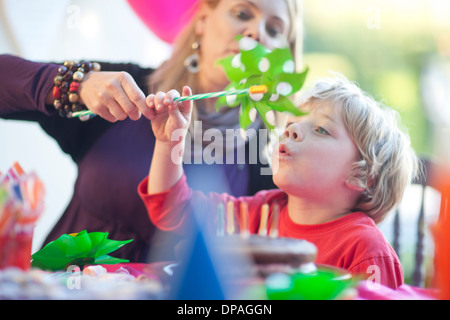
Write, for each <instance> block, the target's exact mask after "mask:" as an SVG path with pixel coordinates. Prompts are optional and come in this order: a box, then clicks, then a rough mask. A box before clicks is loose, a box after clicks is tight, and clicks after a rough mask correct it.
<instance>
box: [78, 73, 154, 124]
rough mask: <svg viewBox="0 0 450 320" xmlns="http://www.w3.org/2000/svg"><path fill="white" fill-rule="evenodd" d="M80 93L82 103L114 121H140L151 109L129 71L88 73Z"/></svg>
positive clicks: (81, 84)
mask: <svg viewBox="0 0 450 320" xmlns="http://www.w3.org/2000/svg"><path fill="white" fill-rule="evenodd" d="M78 92H79V94H80V99H81V103H82V104H84V105H86V107H87V108H88V109H89V110H91V111H92V112H93V113H95V114H96V115H98V116H100V117H102V118H104V119H105V120H107V121H110V122H116V121H118V120H125V119H126V118H127V117H130V119H132V120H138V119H139V118H140V117H141V113H143V112H144V111H145V110H146V109H147V105H146V103H145V95H144V93H143V92H142V90H141V89H140V88H139V87H138V86H137V84H136V82H135V81H134V79H133V78H132V77H131V75H130V74H128V73H127V72H107V71H100V72H95V71H91V72H89V73H86V74H85V77H84V79H83V81H82V82H81V83H80V88H79V91H78Z"/></svg>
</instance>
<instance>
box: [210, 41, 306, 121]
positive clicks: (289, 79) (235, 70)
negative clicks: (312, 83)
mask: <svg viewBox="0 0 450 320" xmlns="http://www.w3.org/2000/svg"><path fill="white" fill-rule="evenodd" d="M236 40H238V41H239V48H240V53H239V54H237V55H235V56H231V57H227V58H224V59H222V60H219V61H218V62H217V63H218V64H220V65H222V67H223V68H224V69H225V73H226V75H227V77H228V79H229V80H230V84H229V85H228V86H227V88H226V89H225V90H234V89H236V90H240V89H247V88H250V87H251V86H254V85H265V86H266V87H267V93H265V94H254V95H252V94H245V95H234V96H224V97H220V98H219V99H218V100H217V103H216V109H220V108H221V107H224V106H225V107H231V108H234V107H237V106H239V105H240V106H241V112H240V118H239V121H240V125H241V128H243V129H247V128H248V127H249V126H250V125H251V123H252V120H251V118H250V111H251V110H252V109H253V108H255V109H256V111H257V112H258V114H259V115H260V117H261V118H262V120H263V121H264V123H265V124H266V126H267V127H268V128H270V129H274V128H275V127H274V125H273V124H272V123H270V122H269V121H268V120H267V117H266V114H267V112H269V111H271V110H273V111H278V112H289V113H291V114H293V115H295V116H301V115H304V114H305V113H304V112H302V111H300V110H299V109H298V108H297V107H296V106H294V104H293V103H292V102H291V100H290V99H289V96H290V95H292V94H294V93H296V92H297V91H299V90H300V89H301V88H302V86H303V84H304V82H305V78H306V75H307V73H308V68H306V69H305V71H303V72H301V73H296V72H294V71H295V63H294V60H293V58H292V54H291V51H290V48H289V47H288V46H287V44H286V47H284V48H276V49H274V50H272V51H270V50H269V49H267V48H265V47H264V46H263V45H261V44H260V43H259V42H258V41H256V40H254V39H251V38H248V37H243V36H242V35H241V36H238V37H236Z"/></svg>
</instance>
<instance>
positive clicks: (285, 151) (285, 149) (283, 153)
mask: <svg viewBox="0 0 450 320" xmlns="http://www.w3.org/2000/svg"><path fill="white" fill-rule="evenodd" d="M278 153H279V155H280V156H286V157H287V156H290V155H291V153H290V151H289V148H288V147H287V146H286V144H284V143H280V145H279V147H278Z"/></svg>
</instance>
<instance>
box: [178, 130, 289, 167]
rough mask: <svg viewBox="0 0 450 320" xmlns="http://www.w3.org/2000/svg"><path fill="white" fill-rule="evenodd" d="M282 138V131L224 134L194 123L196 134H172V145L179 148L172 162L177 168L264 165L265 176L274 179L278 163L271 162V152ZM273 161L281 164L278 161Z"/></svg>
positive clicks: (193, 132)
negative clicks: (201, 165)
mask: <svg viewBox="0 0 450 320" xmlns="http://www.w3.org/2000/svg"><path fill="white" fill-rule="evenodd" d="M279 135H280V129H274V130H269V129H252V128H250V129H248V130H242V129H226V130H225V132H223V131H220V130H219V129H216V128H210V129H206V130H204V131H203V127H202V122H201V121H194V123H193V130H191V131H187V132H186V130H185V129H178V130H175V131H174V132H173V133H172V136H171V141H173V142H178V144H176V145H175V147H174V148H173V149H172V154H171V161H172V162H173V163H175V164H180V163H181V162H183V163H185V164H192V163H193V164H202V163H205V164H246V163H248V164H257V163H261V164H262V165H266V167H261V172H260V173H261V175H272V174H273V173H274V172H276V169H277V168H278V163H273V162H271V161H270V159H271V154H270V151H268V149H270V145H272V144H273V143H274V142H275V141H277V139H278V138H277V137H278V136H279ZM185 136H186V139H183V138H184V137H185ZM246 144H247V145H248V147H245V145H246ZM247 150H248V155H247V154H246V152H247ZM273 159H274V160H275V161H277V159H278V158H277V157H274V158H273Z"/></svg>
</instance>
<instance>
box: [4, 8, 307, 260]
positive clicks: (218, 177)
mask: <svg viewBox="0 0 450 320" xmlns="http://www.w3.org/2000/svg"><path fill="white" fill-rule="evenodd" d="M299 9H300V8H299V4H297V3H296V1H293V0H292V1H291V0H286V1H272V0H252V1H246V0H221V1H219V0H216V1H211V0H201V1H199V3H198V8H197V11H196V14H195V16H194V18H193V19H192V21H191V23H190V24H189V25H188V26H186V28H185V29H184V30H183V32H182V33H181V34H180V35H179V37H178V39H177V40H176V43H175V45H174V51H173V54H172V56H171V58H170V59H169V60H168V61H167V62H165V63H164V64H163V65H162V66H161V67H160V68H158V69H157V70H155V71H153V70H149V69H142V68H140V67H138V66H136V65H132V64H122V65H114V64H104V63H102V64H101V65H102V71H101V72H98V71H90V72H87V73H85V75H84V78H83V80H82V81H81V82H80V86H79V88H78V94H79V99H80V101H79V102H80V103H82V104H84V105H86V107H87V108H89V109H90V110H91V111H92V112H93V113H95V114H97V115H98V116H97V117H94V118H93V119H91V120H89V121H86V122H81V121H79V120H78V119H68V118H61V117H58V116H56V114H57V112H56V110H55V108H54V107H53V105H54V103H55V97H54V93H53V85H54V83H53V80H54V78H55V75H56V74H57V72H58V68H59V66H57V65H53V64H39V63H34V62H30V61H25V60H22V59H19V58H16V57H11V56H3V57H1V59H0V69H1V70H2V74H1V76H0V116H1V117H2V118H5V119H20V120H30V121H37V122H39V124H40V125H41V127H42V128H43V129H44V130H45V131H46V132H47V133H48V134H49V135H50V136H52V137H53V138H54V139H55V140H56V141H57V142H58V143H59V145H60V146H61V148H62V150H63V151H64V152H66V153H68V154H69V155H70V156H71V157H72V159H73V160H74V162H75V163H76V165H77V167H78V178H77V181H76V184H75V188H74V195H73V198H72V199H71V201H70V204H69V206H68V208H67V209H66V211H65V212H64V214H63V215H62V217H61V219H60V220H59V221H58V223H57V224H56V225H55V227H54V229H53V230H52V232H51V233H50V234H49V236H48V238H47V239H46V241H45V243H47V242H49V241H52V240H54V239H56V238H58V237H59V236H60V235H61V234H63V233H72V232H78V231H81V230H88V231H91V232H92V231H102V232H105V231H107V232H109V237H110V238H111V239H116V240H124V239H134V241H133V242H132V243H130V244H128V245H126V246H124V247H123V248H121V249H120V250H119V251H117V252H115V256H117V257H121V258H126V259H129V260H130V261H132V262H144V261H148V257H147V254H148V252H149V250H151V253H152V256H151V259H152V260H160V259H171V258H172V256H171V250H170V248H172V246H173V243H172V242H173V241H174V239H173V238H172V237H169V240H167V237H160V236H157V234H156V229H155V227H154V226H153V225H152V223H151V222H150V221H149V219H148V215H147V213H146V210H145V207H144V206H143V204H142V202H141V201H140V199H139V196H138V194H137V191H136V188H137V185H138V183H139V182H140V180H141V179H142V177H143V176H145V175H146V174H147V170H148V161H149V159H151V158H152V154H153V148H154V142H155V137H154V135H153V133H152V130H151V126H150V125H149V123H148V119H147V118H146V117H145V116H148V115H147V114H146V113H147V105H146V103H145V94H148V93H151V92H153V93H156V92H158V91H165V90H168V88H179V89H181V87H182V86H183V85H189V86H191V87H192V88H193V89H194V92H195V93H201V92H212V91H219V90H222V89H223V88H224V87H225V86H226V85H227V84H228V80H227V78H226V76H225V73H224V71H223V70H222V69H221V68H220V67H218V66H215V62H216V61H217V60H218V59H220V58H224V57H226V56H229V55H232V54H235V53H237V51H238V45H237V42H236V41H235V40H234V39H235V36H236V35H239V34H242V35H244V36H248V37H252V38H254V39H256V40H258V41H260V42H261V43H262V44H263V45H265V46H267V47H268V48H274V47H276V46H277V45H278V43H279V41H280V40H279V39H280V38H279V36H285V37H288V39H289V42H290V44H291V46H292V48H293V51H294V53H295V56H298V55H299V54H300V53H301V49H300V48H301V36H302V33H301V32H300V31H299V28H300V26H299V25H298V23H299V22H300V20H301V19H300V17H299ZM296 62H297V65H299V59H297V61H296ZM298 68H300V66H299V67H298ZM105 71H106V72H105ZM124 71H125V72H124ZM144 92H145V94H144ZM214 103H215V101H214V100H213V99H209V100H202V101H197V102H196V106H195V113H194V121H195V120H199V121H201V130H202V131H200V132H199V130H197V132H195V130H194V129H195V128H193V129H192V130H193V131H192V132H191V137H192V139H193V140H195V139H196V137H198V135H199V134H200V135H202V133H203V132H204V131H206V130H208V129H210V128H215V129H218V130H220V131H221V132H225V130H226V129H238V128H239V121H238V119H239V118H238V117H239V109H238V108H224V109H221V110H220V111H219V112H216V111H215V107H214ZM141 113H142V114H143V115H144V117H140V114H141ZM118 120H120V121H118ZM262 126H263V125H262V122H260V121H255V124H254V128H255V129H259V128H262ZM197 129H198V128H197ZM233 139H234V138H233ZM242 141H243V140H242ZM242 141H241V143H237V144H236V145H235V144H230V145H231V148H228V149H227V150H224V152H225V154H224V158H225V157H226V153H230V152H231V153H232V154H234V156H236V155H237V153H238V152H239V151H240V150H241V149H244V150H246V151H247V152H246V153H245V154H246V156H247V158H248V144H246V143H244V142H242ZM207 143H208V142H207ZM207 143H206V144H205V143H204V144H203V147H204V148H206V147H207ZM249 143H250V142H249ZM192 146H193V152H192V154H191V156H192V158H193V159H194V158H195V159H198V158H196V157H198V156H199V155H200V156H202V152H203V150H204V149H203V148H200V150H199V148H197V147H198V146H196V145H195V143H193V144H192ZM198 150H199V151H198ZM195 151H198V152H195ZM199 153H200V154H199ZM200 160H202V159H200ZM247 160H248V159H247ZM263 165H264V161H261V159H259V157H258V162H257V163H256V164H250V163H249V161H246V162H245V164H237V163H235V162H233V163H231V164H230V163H229V164H227V163H225V164H220V163H216V164H205V163H202V161H196V160H195V161H189V159H185V165H184V168H185V172H186V176H187V178H188V180H189V183H190V185H191V186H192V187H193V188H196V189H200V190H202V191H216V192H228V193H231V194H233V195H235V196H240V195H251V194H254V193H255V192H257V191H259V190H261V189H268V188H271V187H273V185H272V182H271V176H263V175H261V174H260V169H261V167H262V166H263ZM111 195H113V196H112V197H111Z"/></svg>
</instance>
